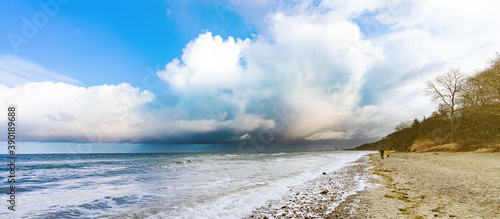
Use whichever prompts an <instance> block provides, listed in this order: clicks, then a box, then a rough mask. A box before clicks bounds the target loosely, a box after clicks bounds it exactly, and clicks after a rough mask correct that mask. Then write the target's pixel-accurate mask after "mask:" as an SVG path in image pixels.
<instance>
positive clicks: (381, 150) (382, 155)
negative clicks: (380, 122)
mask: <svg viewBox="0 0 500 219" xmlns="http://www.w3.org/2000/svg"><path fill="white" fill-rule="evenodd" d="M378 152H380V159H382V160H383V159H384V149H383V148H381V149H380V150H379V151H378Z"/></svg>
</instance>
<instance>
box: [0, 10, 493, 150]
mask: <svg viewBox="0 0 500 219" xmlns="http://www.w3.org/2000/svg"><path fill="white" fill-rule="evenodd" d="M499 7H500V3H498V2H497V1H490V0H481V1H475V2H466V1H460V2H456V1H439V2H437V1H432V0H426V1H398V0H384V1H382V0H380V1H371V0H362V1H352V2H351V1H341V0H322V1H272V0H257V1H251V2H249V1H241V0H199V1H187V0H186V1H174V0H163V1H159V0H158V1H124V2H123V1H105V2H102V1H71V0H40V1H19V0H12V1H2V2H1V3H0V24H1V25H0V36H1V38H0V104H2V107H6V106H7V105H10V104H15V105H17V106H18V107H19V110H20V118H19V123H20V127H22V129H20V136H22V137H20V138H21V140H24V141H35V142H36V141H40V142H52V141H56V142H92V143H100V142H105V143H116V142H130V143H148V142H149V143H151V142H152V143H168V144H177V145H179V144H180V145H182V144H205V143H207V144H229V145H235V147H239V149H238V150H240V151H244V150H245V149H244V148H245V147H251V148H257V149H258V148H260V147H263V146H265V145H270V144H286V143H287V142H288V143H294V144H298V143H300V144H303V145H308V144H313V143H318V142H319V143H321V144H328V143H329V142H330V143H331V142H335V141H337V142H338V141H350V142H357V143H359V142H362V141H363V139H366V141H369V140H373V139H378V138H381V137H383V136H385V135H387V134H389V133H390V132H392V130H393V127H394V126H396V125H397V124H398V123H399V122H401V121H405V120H413V119H414V118H420V119H421V118H423V116H428V115H429V114H430V113H431V112H432V111H433V110H434V109H435V105H434V103H432V102H431V101H430V100H429V99H428V98H427V97H425V96H423V95H422V94H423V89H424V81H426V80H429V79H432V78H434V77H436V76H437V75H440V74H443V73H444V72H446V71H447V70H448V69H450V68H453V67H458V68H461V69H462V71H464V72H465V73H468V74H472V73H474V72H475V71H476V70H480V69H482V68H483V67H484V66H485V64H486V63H487V60H488V59H489V58H492V57H493V56H494V55H495V53H496V52H498V51H500V41H499V40H498V39H500V30H499V29H498V28H497V27H498V26H499V21H500V15H498V13H496V9H498V8H499ZM5 121H6V118H0V123H1V124H0V125H2V126H3V125H4V124H6V122H5ZM0 140H5V139H2V138H0ZM280 142H281V143H280Z"/></svg>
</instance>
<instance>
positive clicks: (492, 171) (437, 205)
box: [356, 153, 500, 218]
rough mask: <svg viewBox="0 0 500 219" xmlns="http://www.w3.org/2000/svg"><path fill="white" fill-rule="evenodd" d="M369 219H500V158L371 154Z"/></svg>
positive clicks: (363, 202) (363, 209)
mask: <svg viewBox="0 0 500 219" xmlns="http://www.w3.org/2000/svg"><path fill="white" fill-rule="evenodd" d="M370 160H371V163H372V164H373V165H375V167H374V168H373V173H374V174H376V175H378V176H379V177H377V178H375V179H373V180H374V181H373V183H375V184H377V185H379V186H378V187H376V188H375V189H373V190H371V191H369V192H366V193H364V194H362V195H361V197H360V203H359V206H358V209H357V210H356V212H357V213H356V215H363V218H365V217H367V218H500V153H392V154H391V156H390V158H389V159H387V158H386V159H384V160H381V159H380V155H379V154H378V153H377V154H371V155H370Z"/></svg>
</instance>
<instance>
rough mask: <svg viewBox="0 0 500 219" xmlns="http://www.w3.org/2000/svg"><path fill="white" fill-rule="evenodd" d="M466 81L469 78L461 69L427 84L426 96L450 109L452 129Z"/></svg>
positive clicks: (452, 70)
mask: <svg viewBox="0 0 500 219" xmlns="http://www.w3.org/2000/svg"><path fill="white" fill-rule="evenodd" d="M466 81H467V76H466V75H465V74H464V73H462V72H461V71H460V69H458V68H454V69H451V70H449V71H448V72H447V73H446V74H444V75H440V76H438V77H436V78H435V79H434V80H429V81H426V82H425V84H426V89H425V94H426V95H427V96H429V97H431V98H432V100H433V101H435V102H439V103H443V104H444V105H446V106H447V107H448V108H449V109H450V114H451V115H450V121H451V127H452V129H453V119H454V116H455V109H456V106H457V102H458V97H459V94H460V92H461V91H462V89H463V87H464V84H465V82H466Z"/></svg>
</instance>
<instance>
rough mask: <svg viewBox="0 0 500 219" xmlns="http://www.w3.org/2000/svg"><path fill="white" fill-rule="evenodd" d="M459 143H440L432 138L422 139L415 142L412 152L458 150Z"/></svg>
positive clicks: (411, 148)
mask: <svg viewBox="0 0 500 219" xmlns="http://www.w3.org/2000/svg"><path fill="white" fill-rule="evenodd" d="M457 149H458V145H457V144H456V143H449V144H439V143H437V142H434V141H431V140H422V141H417V142H415V143H414V144H413V145H412V146H411V147H410V151H411V152H418V153H425V152H439V151H456V150H457Z"/></svg>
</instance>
